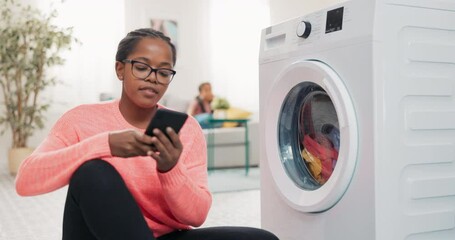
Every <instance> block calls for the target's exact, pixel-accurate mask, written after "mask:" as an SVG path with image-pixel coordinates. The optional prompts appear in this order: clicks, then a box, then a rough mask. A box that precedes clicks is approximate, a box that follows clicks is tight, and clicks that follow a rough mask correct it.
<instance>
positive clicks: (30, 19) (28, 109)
mask: <svg viewBox="0 0 455 240" xmlns="http://www.w3.org/2000/svg"><path fill="white" fill-rule="evenodd" d="M0 4H1V5H0V15H1V18H2V21H0V88H1V92H0V96H1V97H2V98H3V99H2V100H1V104H2V105H0V110H1V111H2V113H1V114H0V125H3V127H4V128H3V130H2V131H1V132H0V133H1V134H3V133H4V132H5V130H7V129H10V130H11V134H12V147H11V149H10V152H9V168H10V172H11V173H12V174H15V173H16V172H17V169H18V167H19V165H20V162H21V161H22V160H23V159H24V158H25V157H26V156H28V154H30V153H31V151H32V149H30V148H28V146H27V140H28V138H29V137H30V136H32V135H33V133H34V131H35V130H36V129H41V128H43V126H44V119H45V112H46V110H47V109H48V108H49V104H50V102H49V101H45V100H43V99H42V98H41V96H40V94H41V93H42V92H43V90H45V89H46V88H48V87H50V86H53V85H55V84H56V82H57V81H56V79H55V78H53V77H50V76H49V75H48V74H47V70H48V69H49V68H50V67H52V66H55V65H61V64H63V62H64V59H63V58H61V57H60V56H59V53H60V52H61V51H62V50H64V49H69V48H70V46H71V43H72V42H73V40H75V39H74V38H73V37H72V28H60V27H57V26H55V25H53V24H52V23H51V21H52V20H53V19H54V18H55V17H56V16H57V14H56V11H55V10H54V11H52V12H51V13H50V14H48V15H45V14H43V13H41V12H40V11H39V10H37V9H34V8H32V7H30V6H23V5H21V4H19V3H17V2H16V1H15V0H0Z"/></svg>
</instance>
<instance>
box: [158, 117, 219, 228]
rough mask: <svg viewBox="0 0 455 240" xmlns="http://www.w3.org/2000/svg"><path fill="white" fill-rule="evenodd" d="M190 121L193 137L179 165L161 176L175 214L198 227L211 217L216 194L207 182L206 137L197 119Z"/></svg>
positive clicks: (180, 219) (160, 174) (189, 133)
mask: <svg viewBox="0 0 455 240" xmlns="http://www.w3.org/2000/svg"><path fill="white" fill-rule="evenodd" d="M188 120H189V126H188V128H187V129H186V130H188V133H187V136H188V137H189V138H190V139H191V140H190V141H188V143H187V144H186V145H185V144H184V148H183V152H182V154H181V156H180V159H179V162H178V163H177V165H176V166H175V167H174V168H172V169H171V170H170V171H168V172H166V173H159V175H158V177H159V179H160V181H161V184H162V187H163V191H164V198H165V200H166V202H167V204H168V206H169V208H170V210H171V212H172V214H173V215H174V217H175V218H176V219H177V220H178V221H180V222H181V223H183V224H187V225H190V226H194V227H197V226H200V225H202V223H204V221H205V219H206V217H207V214H208V212H209V209H210V206H211V204H212V196H211V194H210V192H209V190H208V183H207V148H206V144H205V138H204V135H203V134H202V130H201V128H200V126H199V124H198V123H197V122H196V120H194V119H193V118H192V117H190V118H189V119H188ZM182 130H184V129H182Z"/></svg>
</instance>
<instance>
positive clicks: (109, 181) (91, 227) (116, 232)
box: [63, 160, 278, 240]
mask: <svg viewBox="0 0 455 240" xmlns="http://www.w3.org/2000/svg"><path fill="white" fill-rule="evenodd" d="M76 239H77V240H80V239H84V240H91V239H109V240H115V239H122V240H124V239H134V240H143V239H144V240H146V239H147V240H154V239H155V238H154V237H153V234H152V231H151V230H150V229H149V227H148V226H147V224H146V222H145V220H144V217H143V215H142V213H141V211H140V209H139V207H138V205H137V203H136V201H135V200H134V198H133V196H132V195H131V193H130V192H129V191H128V189H127V187H126V185H125V182H124V181H123V179H122V177H121V176H120V174H119V173H118V172H117V171H116V170H115V168H114V167H113V166H111V165H110V164H109V163H107V162H106V161H103V160H91V161H88V162H86V163H84V164H82V165H81V166H80V167H79V168H78V169H77V170H76V172H75V173H74V174H73V176H72V177H71V180H70V184H69V188H68V195H67V197H66V204H65V212H64V217H63V240H76ZM158 239H159V240H174V239H175V240H177V239H178V240H192V239H197V240H202V239H204V240H234V239H235V240H259V239H260V240H269V239H270V240H276V239H278V238H277V237H276V236H274V235H273V234H272V233H270V232H267V231H264V230H261V229H256V228H249V227H211V228H199V229H192V230H185V231H175V232H172V233H169V234H166V235H164V236H161V237H159V238H158Z"/></svg>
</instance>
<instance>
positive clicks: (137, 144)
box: [109, 130, 153, 158]
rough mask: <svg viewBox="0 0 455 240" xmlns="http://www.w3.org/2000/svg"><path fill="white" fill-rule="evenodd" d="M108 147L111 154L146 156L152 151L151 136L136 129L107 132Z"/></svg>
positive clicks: (125, 156)
mask: <svg viewBox="0 0 455 240" xmlns="http://www.w3.org/2000/svg"><path fill="white" fill-rule="evenodd" d="M109 147H110V148H111V154H112V156H116V157H124V158H127V157H136V156H147V155H150V152H152V149H153V146H152V137H150V136H148V135H146V134H144V133H141V132H139V131H136V130H123V131H117V132H111V133H109Z"/></svg>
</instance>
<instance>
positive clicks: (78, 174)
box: [70, 159, 121, 188]
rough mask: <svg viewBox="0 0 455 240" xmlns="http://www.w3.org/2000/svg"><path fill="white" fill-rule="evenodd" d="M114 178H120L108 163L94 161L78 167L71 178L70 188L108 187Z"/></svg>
mask: <svg viewBox="0 0 455 240" xmlns="http://www.w3.org/2000/svg"><path fill="white" fill-rule="evenodd" d="M116 178H121V177H120V175H119V173H118V172H117V170H115V168H114V167H113V166H112V165H111V164H110V163H108V162H106V161H104V160H101V159H94V160H90V161H87V162H85V163H83V164H82V165H81V166H79V168H78V169H77V170H76V171H75V172H74V174H73V175H72V177H71V180H70V187H71V186H74V185H76V186H83V187H89V188H97V187H106V186H107V187H108V186H110V185H111V184H112V181H113V180H115V179H116Z"/></svg>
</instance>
